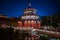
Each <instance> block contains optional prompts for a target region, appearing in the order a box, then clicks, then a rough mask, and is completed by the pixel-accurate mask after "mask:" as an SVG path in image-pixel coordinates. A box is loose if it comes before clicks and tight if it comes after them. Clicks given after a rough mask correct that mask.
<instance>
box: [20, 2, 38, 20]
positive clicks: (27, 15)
mask: <svg viewBox="0 0 60 40" xmlns="http://www.w3.org/2000/svg"><path fill="white" fill-rule="evenodd" d="M36 12H37V10H36V9H35V8H32V7H31V3H29V5H28V7H27V8H26V9H25V10H24V15H23V16H22V17H21V19H23V20H27V19H29V20H30V19H32V20H35V19H39V16H38V15H37V14H36Z"/></svg>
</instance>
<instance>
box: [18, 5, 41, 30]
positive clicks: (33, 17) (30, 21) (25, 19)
mask: <svg viewBox="0 0 60 40" xmlns="http://www.w3.org/2000/svg"><path fill="white" fill-rule="evenodd" d="M36 12H37V10H36V9H34V8H32V7H31V4H29V6H28V8H26V9H25V10H24V15H22V16H21V19H20V20H19V21H18V24H19V25H18V26H19V27H25V28H26V27H33V28H34V29H36V28H37V29H38V28H40V27H41V21H40V19H39V16H38V15H37V14H36Z"/></svg>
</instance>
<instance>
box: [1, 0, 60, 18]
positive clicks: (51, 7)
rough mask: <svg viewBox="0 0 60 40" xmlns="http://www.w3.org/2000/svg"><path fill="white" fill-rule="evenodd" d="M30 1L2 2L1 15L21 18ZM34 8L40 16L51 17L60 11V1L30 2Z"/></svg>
mask: <svg viewBox="0 0 60 40" xmlns="http://www.w3.org/2000/svg"><path fill="white" fill-rule="evenodd" d="M28 2H29V1H28V0H0V14H1V13H2V14H4V15H7V16H8V17H19V15H22V14H23V10H24V9H25V8H27V7H28ZM30 2H31V3H32V7H33V8H36V9H37V10H38V11H37V14H38V15H40V16H49V15H53V14H55V13H58V12H59V11H60V1H59V0H30Z"/></svg>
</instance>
